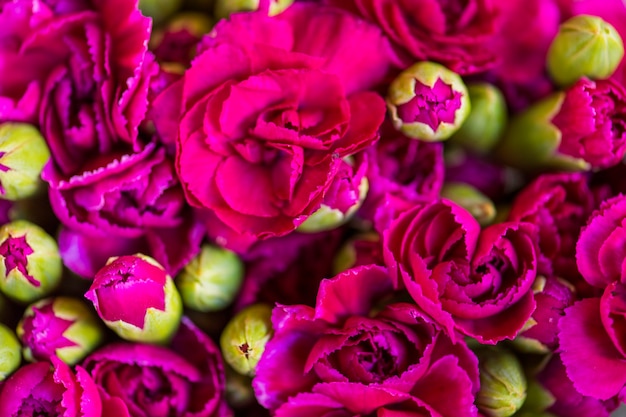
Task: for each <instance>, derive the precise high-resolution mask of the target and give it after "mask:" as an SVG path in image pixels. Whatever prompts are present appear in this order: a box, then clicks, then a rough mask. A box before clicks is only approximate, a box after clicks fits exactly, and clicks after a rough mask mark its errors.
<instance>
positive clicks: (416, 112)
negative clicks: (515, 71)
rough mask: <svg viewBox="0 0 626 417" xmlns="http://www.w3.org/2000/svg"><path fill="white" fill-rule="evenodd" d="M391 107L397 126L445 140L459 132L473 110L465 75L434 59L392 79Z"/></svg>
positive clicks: (423, 137) (413, 135)
mask: <svg viewBox="0 0 626 417" xmlns="http://www.w3.org/2000/svg"><path fill="white" fill-rule="evenodd" d="M387 107H388V108H389V111H390V113H391V118H392V121H393V124H394V126H395V128H396V129H398V130H400V131H401V132H402V133H404V134H405V135H406V136H408V137H410V138H413V139H421V140H426V141H442V140H445V139H448V138H449V137H450V136H451V135H452V134H453V133H454V132H456V131H457V130H458V129H459V128H460V127H461V125H462V124H463V122H464V121H465V119H466V118H467V116H468V115H469V113H470V99H469V94H468V91H467V87H465V84H464V83H463V80H462V79H461V77H460V76H459V75H458V74H456V73H454V72H452V71H450V70H449V69H447V68H446V67H444V66H443V65H440V64H436V63H434V62H429V61H423V62H418V63H417V64H415V65H413V66H412V67H410V68H408V69H406V70H405V71H403V72H402V73H401V74H400V75H398V77H396V79H395V80H393V81H392V83H391V86H390V87H389V93H388V95H387Z"/></svg>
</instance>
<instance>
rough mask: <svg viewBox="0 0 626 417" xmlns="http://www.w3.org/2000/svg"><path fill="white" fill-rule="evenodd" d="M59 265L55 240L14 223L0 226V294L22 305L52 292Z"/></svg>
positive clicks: (36, 229)
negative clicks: (0, 292)
mask: <svg viewBox="0 0 626 417" xmlns="http://www.w3.org/2000/svg"><path fill="white" fill-rule="evenodd" d="M62 272H63V265H62V263H61V257H60V255H59V248H58V246H57V243H56V242H55V240H54V239H53V238H52V237H51V236H50V235H48V234H47V233H46V232H45V231H44V230H43V229H42V228H41V227H39V226H37V225H35V224H33V223H30V222H28V221H26V220H16V221H14V222H11V223H7V224H5V225H4V226H2V227H0V291H2V292H3V293H4V294H6V295H7V296H8V297H9V298H12V299H14V300H16V301H19V302H22V303H32V302H33V301H36V300H39V299H41V298H44V297H45V296H47V295H48V294H50V292H52V291H53V290H54V289H55V288H56V287H57V286H58V284H59V282H60V281H61V274H62Z"/></svg>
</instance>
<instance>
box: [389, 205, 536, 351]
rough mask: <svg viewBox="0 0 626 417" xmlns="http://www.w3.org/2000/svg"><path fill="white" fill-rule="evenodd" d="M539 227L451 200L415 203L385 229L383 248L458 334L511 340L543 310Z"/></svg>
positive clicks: (431, 310) (400, 281) (396, 270)
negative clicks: (483, 219)
mask: <svg viewBox="0 0 626 417" xmlns="http://www.w3.org/2000/svg"><path fill="white" fill-rule="evenodd" d="M535 233H536V232H535V229H534V228H533V227H532V225H530V224H528V223H513V222H510V223H500V224H495V225H492V226H489V227H487V228H486V229H484V230H482V231H481V230H480V226H479V224H478V222H477V221H476V220H475V219H474V218H473V217H472V216H471V215H470V214H469V213H468V212H467V211H466V210H465V209H463V208H461V207H460V206H457V205H456V204H454V203H452V202H451V201H448V200H438V201H433V202H428V203H417V204H414V205H413V206H412V207H411V208H409V209H408V210H403V211H401V214H399V215H398V217H397V218H395V219H394V220H393V221H392V222H391V224H390V226H389V227H388V228H387V229H386V230H384V231H382V236H383V248H384V249H383V250H384V252H383V254H384V257H385V263H386V264H387V265H388V266H389V268H390V272H391V276H392V278H393V279H394V282H395V285H396V286H397V287H400V286H404V287H406V289H407V290H408V291H409V293H410V294H411V297H412V298H413V299H414V300H415V302H416V303H417V304H418V305H419V306H420V308H422V309H423V310H424V311H425V312H426V313H427V314H428V315H430V316H431V317H432V318H433V319H434V320H435V321H437V322H438V323H439V324H440V325H442V326H443V327H444V328H445V329H446V330H447V331H448V332H449V334H450V335H454V334H455V332H457V331H460V332H461V333H463V334H465V335H468V336H472V337H474V338H477V339H478V340H479V341H481V342H483V343H495V342H497V341H499V340H502V339H505V338H508V339H511V338H513V337H515V336H516V335H517V332H518V331H519V330H520V329H521V328H522V327H523V325H524V324H525V323H526V320H528V318H529V317H530V315H531V313H532V312H533V311H534V309H535V302H534V299H533V295H532V291H531V286H532V284H533V282H534V280H535V276H536V273H537V261H536V255H535V245H534V243H533V240H534V239H535V236H534V234H535Z"/></svg>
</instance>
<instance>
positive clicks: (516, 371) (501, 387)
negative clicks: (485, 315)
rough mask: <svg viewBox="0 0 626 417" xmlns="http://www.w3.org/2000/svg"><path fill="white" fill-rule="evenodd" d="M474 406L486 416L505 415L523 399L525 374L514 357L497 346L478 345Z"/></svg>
mask: <svg viewBox="0 0 626 417" xmlns="http://www.w3.org/2000/svg"><path fill="white" fill-rule="evenodd" d="M476 356H478V361H479V365H478V366H479V372H480V391H479V392H478V394H477V395H476V405H477V406H478V409H479V410H480V411H481V412H482V413H483V414H484V415H486V416H489V417H508V416H511V415H513V414H515V412H516V411H517V410H518V409H519V408H520V407H521V406H522V404H523V403H524V401H525V400H526V388H527V384H526V376H525V375H524V370H523V369H522V366H521V364H520V363H519V361H518V360H517V357H515V355H513V354H512V353H510V352H508V351H507V350H504V349H502V348H498V347H486V346H485V347H480V348H479V349H478V350H477V351H476Z"/></svg>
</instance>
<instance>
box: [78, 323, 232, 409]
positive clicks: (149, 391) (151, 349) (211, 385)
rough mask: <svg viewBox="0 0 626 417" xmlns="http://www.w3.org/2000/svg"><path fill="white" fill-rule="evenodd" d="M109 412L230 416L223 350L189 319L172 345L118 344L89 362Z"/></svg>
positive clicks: (86, 361) (90, 357)
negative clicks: (225, 394)
mask: <svg viewBox="0 0 626 417" xmlns="http://www.w3.org/2000/svg"><path fill="white" fill-rule="evenodd" d="M84 366H85V368H86V369H87V370H88V371H89V373H90V374H91V376H92V377H93V380H94V381H95V383H96V384H97V386H98V388H99V389H100V395H101V396H102V400H103V403H105V404H109V405H110V407H111V408H110V410H111V411H110V412H109V413H105V414H104V416H103V417H118V416H130V417H218V416H219V417H221V416H227V415H230V412H229V410H228V406H227V405H226V403H225V401H224V398H223V395H224V368H223V364H222V359H221V356H220V353H219V349H218V348H217V347H216V346H215V344H214V343H213V342H212V341H211V340H210V339H209V338H208V336H206V335H205V334H204V333H202V332H201V331H200V330H198V329H197V328H196V327H195V326H194V325H193V324H192V322H191V321H190V320H189V319H186V318H185V319H183V324H182V326H181V328H180V329H179V331H178V333H177V334H176V336H175V337H174V340H173V341H172V344H171V345H170V347H169V348H166V347H163V346H156V345H147V344H130V343H113V344H109V345H107V346H105V347H104V348H102V349H100V350H98V351H96V352H95V353H94V354H92V355H91V356H89V357H88V358H87V359H86V360H85V362H84Z"/></svg>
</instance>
